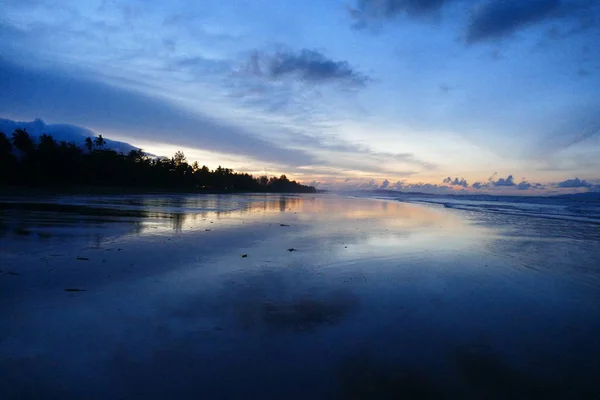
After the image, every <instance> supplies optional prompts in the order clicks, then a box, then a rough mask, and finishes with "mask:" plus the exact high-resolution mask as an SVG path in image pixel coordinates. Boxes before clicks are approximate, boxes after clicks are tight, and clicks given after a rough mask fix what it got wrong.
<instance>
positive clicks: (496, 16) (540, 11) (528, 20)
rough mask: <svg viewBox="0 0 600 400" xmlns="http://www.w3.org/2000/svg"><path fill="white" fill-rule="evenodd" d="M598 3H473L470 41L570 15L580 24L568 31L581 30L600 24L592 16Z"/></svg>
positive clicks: (575, 0)
mask: <svg viewBox="0 0 600 400" xmlns="http://www.w3.org/2000/svg"><path fill="white" fill-rule="evenodd" d="M594 3H595V2H593V1H590V0H569V1H561V0H527V1H523V0H486V1H484V2H482V3H478V4H475V6H473V8H472V11H471V15H470V18H469V22H468V25H467V31H466V40H467V43H476V42H483V41H487V40H493V39H498V38H502V37H506V36H510V35H511V34H513V33H514V32H516V31H518V30H519V29H523V28H525V27H527V26H530V25H533V24H536V23H539V22H542V21H545V20H550V19H558V18H562V19H564V18H567V17H577V18H578V20H579V23H578V26H577V27H576V28H570V29H569V30H568V34H571V33H577V32H581V31H583V30H586V29H589V28H590V27H592V26H594V25H596V24H597V21H595V20H594V18H590V14H592V12H593V11H594V10H593V9H594V7H595V6H596V5H597V4H594ZM555 30H556V29H555ZM554 35H555V36H556V34H554ZM562 36H565V34H563V35H562Z"/></svg>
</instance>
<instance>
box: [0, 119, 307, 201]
mask: <svg viewBox="0 0 600 400" xmlns="http://www.w3.org/2000/svg"><path fill="white" fill-rule="evenodd" d="M105 145H106V142H105V140H104V139H103V138H102V135H100V136H98V137H96V138H94V139H92V138H86V139H85V141H84V143H83V147H80V146H78V145H77V144H75V143H72V142H64V141H62V142H57V141H56V140H54V138H53V137H52V136H50V135H45V134H44V135H42V136H40V138H39V140H34V139H33V138H32V137H31V136H30V135H29V134H28V133H27V132H26V131H25V130H22V129H17V130H15V132H14V133H13V134H12V137H11V138H8V137H7V136H6V135H5V134H4V133H2V132H0V184H2V185H10V186H13V185H16V186H34V187H50V188H52V187H70V186H82V187H84V186H107V187H109V186H110V187H127V188H151V189H157V190H161V189H166V190H186V191H231V192H236V191H239V192H279V193H281V192H295V193H314V192H315V188H314V187H312V186H305V185H301V184H299V183H297V182H296V181H290V180H289V179H288V178H287V177H286V176H285V175H282V176H281V177H279V178H276V177H271V178H269V177H267V176H260V177H258V178H255V177H253V176H252V175H250V174H247V173H239V172H234V171H233V170H231V169H229V168H222V167H218V168H217V169H215V170H212V171H211V170H209V169H208V168H207V167H206V166H202V167H200V166H199V165H198V163H197V162H194V163H193V164H191V165H190V164H188V162H187V161H186V158H185V156H184V154H183V153H182V152H180V151H178V152H177V153H175V155H174V156H173V157H172V158H159V157H149V156H147V155H146V154H144V152H143V151H142V150H131V151H130V152H129V153H128V154H122V153H118V152H116V151H114V150H110V149H107V148H105Z"/></svg>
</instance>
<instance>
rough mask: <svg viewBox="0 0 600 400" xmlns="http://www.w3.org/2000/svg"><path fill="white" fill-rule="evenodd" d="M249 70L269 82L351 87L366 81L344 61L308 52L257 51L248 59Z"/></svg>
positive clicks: (365, 78)
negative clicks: (290, 80)
mask: <svg viewBox="0 0 600 400" xmlns="http://www.w3.org/2000/svg"><path fill="white" fill-rule="evenodd" d="M249 69H250V71H251V72H252V73H253V74H255V75H257V76H260V77H263V78H267V79H272V80H278V79H282V78H287V77H293V78H296V79H299V80H301V81H303V82H307V83H314V84H322V83H330V82H335V83H344V84H348V85H352V86H363V85H365V84H366V83H367V82H368V81H369V78H368V77H367V76H366V75H364V74H362V73H360V72H358V71H357V70H355V69H354V68H352V67H351V66H350V64H349V63H348V62H347V61H334V60H331V59H329V58H327V57H326V56H325V55H323V54H322V53H320V52H318V51H316V50H309V49H303V50H300V51H299V52H294V51H291V50H279V51H277V52H275V53H274V54H269V53H265V52H259V51H257V52H255V53H254V54H252V56H251V59H250V62H249Z"/></svg>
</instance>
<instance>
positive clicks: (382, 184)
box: [379, 179, 390, 189]
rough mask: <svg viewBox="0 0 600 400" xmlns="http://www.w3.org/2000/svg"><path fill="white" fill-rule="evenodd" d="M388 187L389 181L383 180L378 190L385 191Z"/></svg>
mask: <svg viewBox="0 0 600 400" xmlns="http://www.w3.org/2000/svg"><path fill="white" fill-rule="evenodd" d="M388 186H390V181H388V180H387V179H386V180H384V181H383V182H381V186H379V188H380V189H387V187H388Z"/></svg>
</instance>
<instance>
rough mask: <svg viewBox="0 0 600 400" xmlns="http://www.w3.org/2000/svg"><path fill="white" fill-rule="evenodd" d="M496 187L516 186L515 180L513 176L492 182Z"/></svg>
mask: <svg viewBox="0 0 600 400" xmlns="http://www.w3.org/2000/svg"><path fill="white" fill-rule="evenodd" d="M492 184H493V185H494V186H515V185H516V184H515V180H514V178H513V176H512V175H509V176H507V177H506V179H504V178H499V179H498V180H497V181H492Z"/></svg>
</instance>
